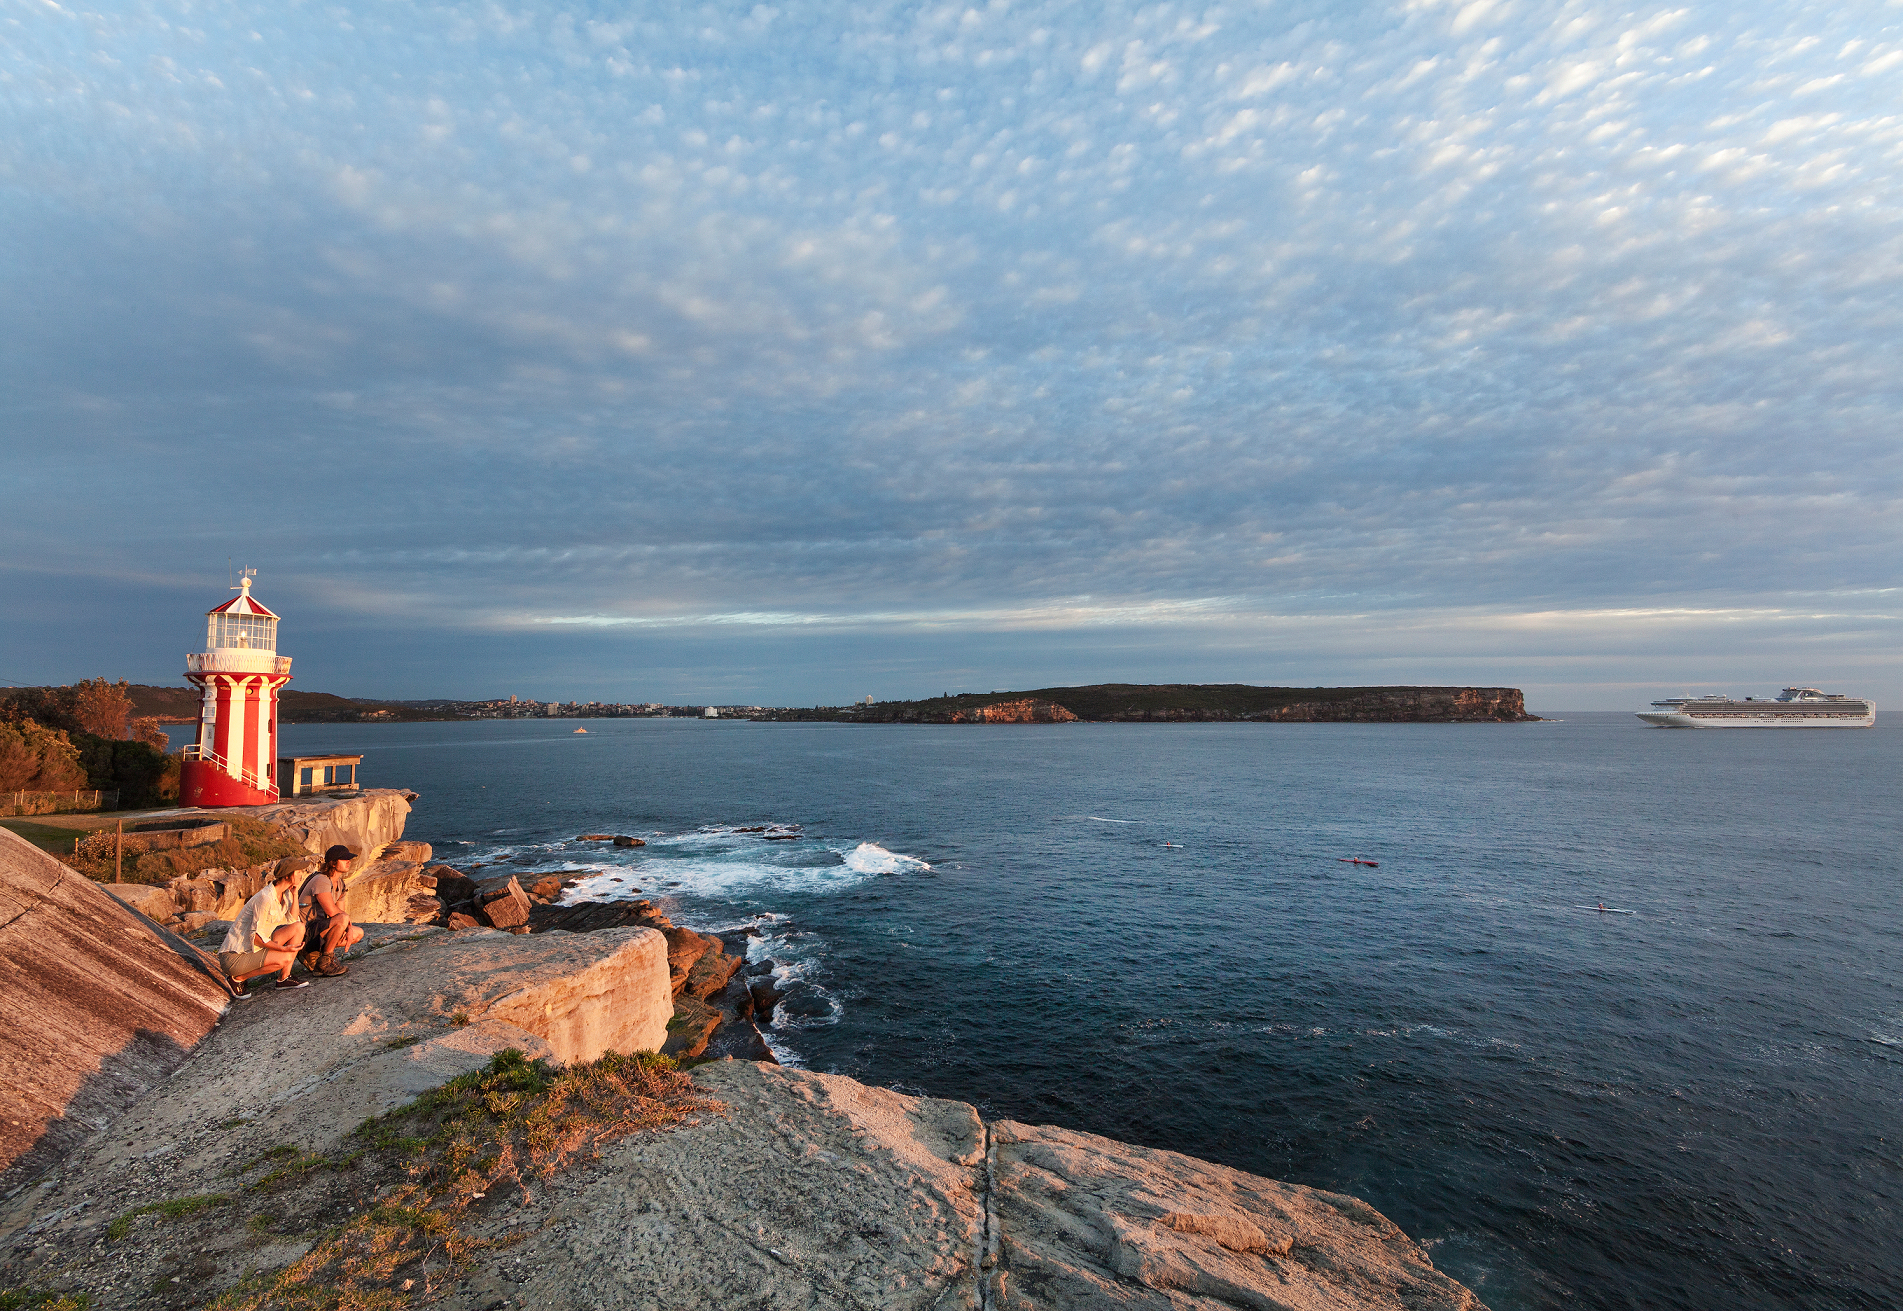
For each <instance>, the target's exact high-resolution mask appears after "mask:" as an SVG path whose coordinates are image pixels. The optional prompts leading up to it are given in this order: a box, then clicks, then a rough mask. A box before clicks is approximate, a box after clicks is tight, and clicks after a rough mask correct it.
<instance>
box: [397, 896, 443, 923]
mask: <svg viewBox="0 0 1903 1311" xmlns="http://www.w3.org/2000/svg"><path fill="white" fill-rule="evenodd" d="M448 913H449V907H447V906H445V905H444V904H443V902H442V899H441V898H440V897H431V896H426V895H424V894H422V893H418V894H417V895H415V896H413V897H411V898H410V903H409V905H408V906H407V907H405V908H404V912H403V918H404V921H405V922H406V923H410V924H435V923H437V922H438V921H440V920H441V919H442V918H443V917H444V916H445V915H447V914H448Z"/></svg>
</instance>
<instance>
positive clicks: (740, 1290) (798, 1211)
mask: <svg viewBox="0 0 1903 1311" xmlns="http://www.w3.org/2000/svg"><path fill="white" fill-rule="evenodd" d="M694 1079H695V1080H696V1082H698V1083H700V1084H701V1085H702V1086H703V1087H704V1088H705V1089H706V1091H707V1092H708V1093H710V1094H711V1095H713V1096H715V1097H718V1098H720V1099H721V1101H722V1102H724V1103H725V1104H726V1106H727V1108H728V1111H727V1113H726V1114H725V1115H719V1116H710V1117H706V1118H704V1119H703V1120H702V1122H701V1123H700V1124H699V1125H698V1126H694V1127H686V1128H682V1129H678V1130H675V1131H673V1132H671V1133H666V1134H659V1135H654V1136H651V1137H640V1138H625V1139H620V1140H617V1141H615V1142H612V1143H608V1144H605V1145H604V1146H603V1149H602V1153H601V1156H600V1158H599V1159H598V1160H596V1161H594V1162H592V1163H590V1164H589V1165H588V1166H587V1167H586V1168H585V1170H582V1171H577V1172H576V1173H575V1174H574V1175H573V1176H571V1182H570V1183H569V1186H568V1189H569V1190H568V1191H565V1192H564V1193H563V1195H562V1197H561V1199H560V1200H559V1201H557V1202H554V1203H552V1204H551V1205H550V1206H549V1207H548V1208H547V1210H548V1213H549V1214H548V1216H547V1220H546V1222H545V1225H546V1227H542V1228H540V1229H539V1230H538V1231H537V1232H534V1233H531V1234H530V1235H528V1236H527V1237H526V1238H524V1239H522V1240H521V1241H520V1242H519V1243H517V1244H515V1245H513V1246H512V1247H511V1248H510V1253H511V1255H519V1256H520V1257H521V1258H522V1260H521V1262H520V1263H519V1264H512V1265H511V1266H510V1267H509V1269H510V1270H511V1271H512V1272H516V1273H512V1274H511V1276H510V1278H509V1281H508V1282H507V1283H504V1282H502V1281H500V1280H495V1281H492V1282H487V1283H485V1282H483V1281H482V1280H481V1279H480V1278H477V1279H472V1280H471V1281H470V1283H469V1286H468V1288H467V1291H461V1290H459V1291H458V1292H457V1293H455V1294H454V1295H452V1297H451V1298H450V1299H447V1300H446V1301H445V1302H444V1304H443V1305H444V1306H445V1307H446V1308H449V1309H450V1311H479V1308H481V1307H483V1306H486V1305H491V1304H493V1303H494V1302H497V1301H500V1300H503V1299H504V1298H505V1297H506V1299H507V1300H508V1302H509V1303H511V1304H521V1305H527V1306H531V1307H560V1308H575V1309H576V1311H580V1309H581V1308H591V1309H593V1308H610V1307H630V1308H632V1307H664V1308H667V1311H716V1309H718V1311H737V1309H738V1308H761V1309H765V1308H774V1309H777V1308H782V1307H802V1308H814V1309H815V1311H978V1307H979V1305H980V1302H979V1286H978V1273H979V1272H978V1268H977V1258H978V1254H979V1251H980V1248H981V1246H982V1242H983V1233H984V1206H983V1200H982V1194H981V1187H980V1185H981V1181H982V1178H983V1173H984V1167H983V1161H984V1138H983V1134H984V1129H983V1126H982V1125H981V1124H980V1123H979V1120H978V1117H977V1116H976V1115H975V1114H974V1113H973V1112H972V1110H971V1108H970V1107H969V1106H965V1105H963V1104H961V1103H957V1102H943V1101H934V1100H932V1099H929V1098H911V1097H902V1096H900V1095H899V1094H897V1093H893V1092H890V1091H888V1090H886V1089H883V1088H868V1087H866V1086H865V1085H863V1084H858V1083H855V1082H853V1081H852V1080H850V1079H844V1078H838V1077H835V1076H830V1075H822V1074H812V1073H808V1072H805V1071H790V1070H782V1069H778V1068H774V1067H771V1066H758V1065H753V1064H750V1063H748V1062H744V1061H720V1062H716V1063H714V1064H710V1065H703V1066H701V1067H700V1068H699V1069H697V1070H696V1071H695V1072H694ZM518 1281H519V1282H518ZM1185 1311H1189V1309H1188V1307H1187V1305H1186V1306H1185ZM1196 1311H1203V1309H1202V1308H1197V1309H1196ZM1210 1311H1214V1309H1213V1308H1211V1309H1210ZM1225 1311H1226V1309H1225Z"/></svg>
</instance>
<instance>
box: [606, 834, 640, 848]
mask: <svg viewBox="0 0 1903 1311" xmlns="http://www.w3.org/2000/svg"><path fill="white" fill-rule="evenodd" d="M614 842H615V845H616V846H617V847H645V846H647V841H646V839H644V838H631V837H628V836H627V835H626V834H619V835H617V836H616V837H615V840H614Z"/></svg>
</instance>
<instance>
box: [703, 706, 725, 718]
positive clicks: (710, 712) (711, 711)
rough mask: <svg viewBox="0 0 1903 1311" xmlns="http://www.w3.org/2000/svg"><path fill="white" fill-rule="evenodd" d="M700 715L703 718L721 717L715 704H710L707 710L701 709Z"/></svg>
mask: <svg viewBox="0 0 1903 1311" xmlns="http://www.w3.org/2000/svg"><path fill="white" fill-rule="evenodd" d="M700 717H701V718H702V719H719V718H720V711H719V710H717V709H715V708H714V707H713V706H708V707H707V708H706V709H705V710H703V711H701V714H700Z"/></svg>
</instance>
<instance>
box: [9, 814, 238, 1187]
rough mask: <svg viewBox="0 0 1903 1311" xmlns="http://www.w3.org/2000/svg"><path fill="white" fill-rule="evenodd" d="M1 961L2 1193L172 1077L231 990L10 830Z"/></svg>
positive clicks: (187, 948) (100, 888) (179, 943)
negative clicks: (5, 1105) (4, 1104)
mask: <svg viewBox="0 0 1903 1311" xmlns="http://www.w3.org/2000/svg"><path fill="white" fill-rule="evenodd" d="M122 890H124V889H122ZM0 960H4V961H5V962H6V966H5V968H4V970H0V1089H5V1090H6V1094H7V1103H8V1107H9V1110H8V1112H7V1114H6V1115H4V1116H0V1193H4V1192H5V1191H6V1190H8V1189H11V1188H13V1187H14V1186H15V1185H17V1184H19V1183H21V1182H23V1181H24V1180H25V1179H27V1178H29V1177H31V1176H33V1175H36V1174H38V1173H39V1172H40V1171H41V1170H43V1169H45V1168H47V1167H48V1166H50V1165H52V1164H53V1163H54V1162H55V1161H57V1160H58V1159H59V1158H60V1157H61V1156H62V1155H63V1154H64V1153H65V1152H67V1151H69V1150H70V1149H71V1148H73V1147H74V1146H76V1145H77V1144H78V1143H79V1142H80V1141H81V1140H83V1139H84V1138H85V1137H86V1136H87V1135H89V1134H91V1133H92V1132H93V1131H94V1129H95V1128H96V1127H98V1126H99V1125H101V1124H103V1123H105V1122H107V1121H109V1120H110V1119H111V1118H113V1117H114V1116H116V1115H118V1114H119V1112H120V1111H121V1110H122V1109H124V1107H125V1106H126V1105H127V1104H128V1103H129V1102H131V1101H132V1100H133V1099H134V1098H135V1097H137V1096H138V1095H139V1094H141V1093H143V1092H144V1091H146V1090H147V1089H148V1088H151V1087H152V1086H154V1085H155V1084H157V1083H158V1082H160V1081H161V1080H163V1079H164V1078H165V1076H166V1075H168V1074H170V1073H171V1072H172V1070H173V1069H175V1068H176V1067H177V1066H178V1064H179V1062H180V1061H182V1060H183V1059H184V1058H185V1055H186V1053H187V1052H189V1051H190V1050H191V1048H192V1047H193V1046H194V1045H195V1044H196V1043H197V1042H198V1041H199V1040H200V1039H201V1038H203V1037H204V1036H205V1034H206V1033H208V1032H210V1031H211V1028H212V1026H213V1025H214V1024H216V1023H217V1022H218V1017H219V1015H220V1013H221V1012H222V1011H223V1010H224V1007H225V1004H226V999H227V996H228V994H227V992H226V989H225V987H224V985H223V984H222V983H221V982H220V981H219V979H218V978H217V977H216V971H217V966H216V964H215V962H209V961H207V960H206V958H205V957H204V956H202V955H201V954H200V953H199V951H198V950H197V949H196V948H194V947H192V946H191V945H190V944H188V943H186V942H185V941H184V940H183V939H181V938H178V937H175V936H174V935H172V934H170V933H167V932H165V931H164V930H161V929H157V928H154V927H152V925H151V923H150V921H149V920H146V919H141V918H139V916H138V915H135V914H134V913H133V912H132V911H130V910H128V909H126V907H125V906H124V905H122V904H121V903H120V902H118V901H115V900H114V899H113V898H112V896H110V895H109V894H108V893H107V891H106V888H105V886H104V885H101V884H98V883H93V882H91V881H89V880H87V879H84V878H82V877H80V876H79V875H78V874H75V873H74V872H73V871H72V870H70V869H68V868H67V867H66V866H64V865H62V864H60V862H59V861H57V860H55V859H53V858H52V857H51V856H49V855H47V854H46V853H45V852H43V851H41V850H39V848H37V847H35V846H33V845H32V844H30V843H29V842H27V841H26V840H25V839H24V838H22V837H19V836H18V835H17V834H14V833H11V832H9V831H6V830H4V829H0Z"/></svg>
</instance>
